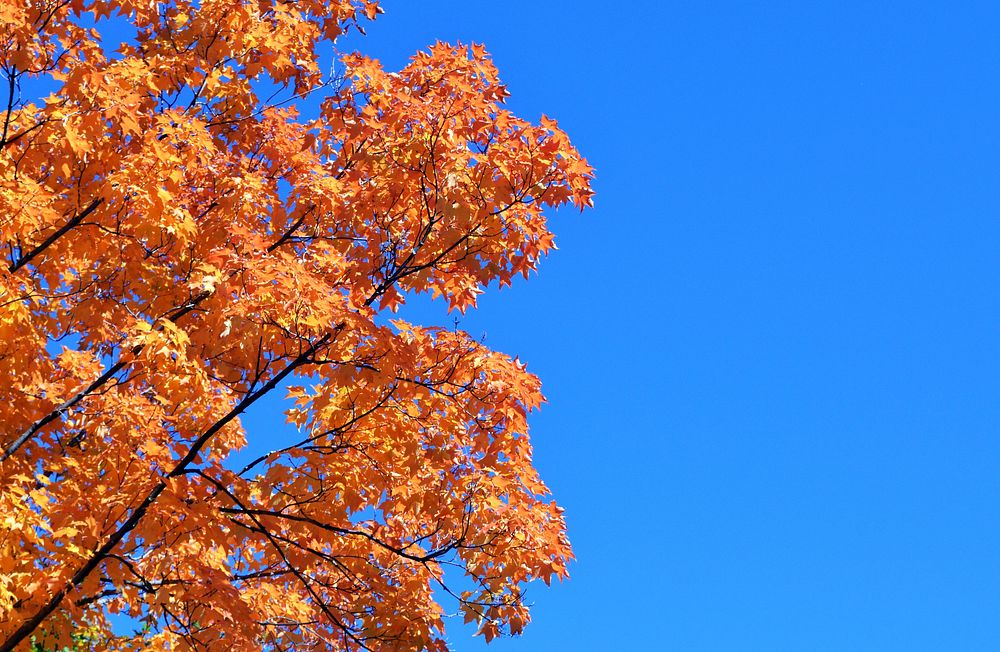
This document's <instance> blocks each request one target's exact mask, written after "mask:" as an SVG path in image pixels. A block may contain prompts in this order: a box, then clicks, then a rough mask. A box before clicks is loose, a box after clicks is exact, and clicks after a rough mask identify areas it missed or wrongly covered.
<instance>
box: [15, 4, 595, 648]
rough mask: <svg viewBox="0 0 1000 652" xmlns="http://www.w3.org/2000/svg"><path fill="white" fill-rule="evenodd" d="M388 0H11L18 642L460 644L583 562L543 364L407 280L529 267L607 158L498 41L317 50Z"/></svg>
mask: <svg viewBox="0 0 1000 652" xmlns="http://www.w3.org/2000/svg"><path fill="white" fill-rule="evenodd" d="M379 12H380V9H379V8H378V5H377V3H375V2H360V1H358V0H323V1H322V2H321V1H319V0H297V1H296V2H285V1H277V0H258V1H250V0H193V1H188V0H171V1H170V2H167V3H162V2H161V3H153V2H137V1H134V0H0V67H2V80H0V81H2V84H3V86H4V87H5V91H6V98H5V102H4V103H3V104H2V105H0V120H2V131H0V238H2V246H3V254H4V256H5V260H4V263H3V266H2V271H0V306H2V307H0V521H2V525H0V650H12V649H25V650H27V649H29V648H31V647H32V645H34V646H36V647H37V646H40V647H41V648H43V649H59V648H61V647H62V646H72V645H73V644H74V641H76V642H77V643H79V642H80V641H87V642H88V644H92V645H93V646H95V647H100V648H103V649H139V648H143V649H145V648H148V647H150V646H152V647H154V648H156V649H160V648H163V649H216V648H221V647H230V648H234V649H273V650H289V649H313V648H319V649H345V650H347V649H350V650H355V649H366V648H371V649H400V650H406V649H432V650H441V649H445V647H446V646H445V643H444V639H443V621H442V616H443V614H444V610H445V608H448V609H452V610H455V609H458V610H460V611H461V612H462V613H463V614H464V616H465V620H466V621H467V622H469V621H476V622H477V623H478V627H479V629H480V631H481V633H482V634H483V635H484V636H485V637H486V638H487V639H491V638H493V637H495V636H498V635H501V634H505V633H517V632H520V631H521V629H522V628H523V627H524V625H525V623H526V622H527V621H528V618H529V614H528V611H527V608H526V605H525V603H524V601H523V586H524V583H525V582H527V581H530V580H534V579H541V580H544V581H545V582H548V581H549V580H550V579H551V578H553V577H563V576H565V574H566V564H567V561H568V560H569V559H570V557H571V550H570V547H569V543H568V541H567V539H566V536H565V524H564V520H563V517H562V513H561V510H560V508H559V507H558V506H557V505H556V504H555V503H554V502H552V500H551V498H550V497H549V495H548V490H547V489H546V487H545V485H544V484H543V483H542V481H541V480H540V479H539V477H538V475H537V473H536V471H535V470H534V469H533V467H532V463H531V447H530V444H529V440H528V437H527V432H528V426H527V422H526V418H527V416H528V413H529V412H530V411H531V410H533V409H534V408H536V407H538V406H539V404H540V403H541V402H542V400H543V399H542V395H541V393H540V388H539V382H538V380H537V379H536V378H535V377H534V376H533V375H532V374H530V373H529V372H527V371H526V369H525V366H524V364H522V363H521V362H520V361H519V360H517V359H516V358H511V357H509V356H508V355H504V354H501V353H498V352H495V351H492V350H490V349H488V348H487V347H486V346H485V345H484V344H483V343H482V342H479V341H477V340H476V339H474V338H472V337H470V336H469V335H468V334H466V333H464V332H461V331H459V330H457V329H455V330H450V329H447V330H446V329H441V328H434V327H427V326H421V325H419V324H412V323H407V322H406V321H403V320H400V319H392V318H391V316H390V315H389V313H392V312H394V311H395V309H396V308H398V307H399V306H400V305H401V304H402V303H403V302H404V301H405V299H406V297H407V296H408V295H410V294H412V293H419V292H428V293H430V294H432V295H434V296H435V297H440V298H442V299H443V300H444V301H446V302H447V304H448V305H449V306H450V307H451V308H452V309H457V310H460V311H464V310H466V309H467V308H469V307H471V306H473V305H474V304H475V301H476V297H477V295H479V294H480V293H481V292H483V291H484V289H485V288H486V287H487V286H488V285H491V284H493V285H499V286H502V285H506V284H509V283H510V282H511V281H512V279H513V278H514V277H515V276H516V275H524V276H528V275H529V272H531V271H532V270H534V269H535V267H536V265H537V264H538V262H539V259H540V258H541V257H542V256H543V255H544V254H545V253H546V252H547V251H549V250H550V249H551V248H552V246H553V241H552V235H551V233H550V231H549V229H548V227H547V226H546V221H545V218H544V216H543V209H544V208H545V207H546V206H559V205H562V204H566V203H571V204H573V205H575V206H577V207H578V208H580V209H582V208H584V207H585V206H587V205H589V204H590V197H591V190H590V180H591V176H592V172H591V168H590V167H589V166H588V164H587V163H586V161H585V160H584V159H583V158H582V157H581V156H580V155H579V154H578V153H577V151H576V150H574V148H573V147H572V146H571V145H570V143H569V141H568V139H567V137H566V135H565V134H564V133H563V132H562V131H561V130H560V129H559V128H558V126H557V125H556V123H555V122H554V121H552V120H549V119H546V118H543V119H542V120H541V123H540V124H532V123H530V122H527V121H525V120H522V119H520V118H518V117H516V116H514V115H512V114H511V112H509V111H508V110H507V109H506V108H505V98H506V97H507V91H506V89H505V87H504V86H503V85H502V83H501V82H500V81H499V78H498V73H497V70H496V68H495V67H494V65H493V63H492V62H491V60H490V58H489V57H488V55H487V54H486V53H485V51H484V49H483V47H482V46H479V45H448V44H444V43H437V44H435V45H433V46H431V47H430V48H429V49H428V50H427V51H425V52H420V53H418V54H416V55H415V56H414V57H413V58H412V60H411V61H410V63H409V64H408V65H407V66H406V67H405V68H403V69H402V70H400V71H398V72H387V71H385V70H384V69H383V68H382V67H381V65H380V64H379V63H378V62H377V61H376V60H374V59H371V58H368V57H366V56H364V55H362V54H358V53H348V54H340V55H338V56H339V60H338V64H337V70H338V73H339V74H338V75H337V76H336V77H332V76H330V75H328V74H325V73H324V71H322V70H321V69H320V65H319V61H320V59H321V57H322V56H323V54H324V52H328V51H330V50H331V49H332V48H333V45H332V43H333V42H334V41H335V40H336V39H337V38H338V37H340V36H342V35H343V34H344V33H345V32H346V31H348V30H352V29H358V30H361V27H362V22H364V21H367V20H371V19H374V18H375V17H376V15H377V14H378V13H379ZM109 25H114V30H109V29H105V28H106V26H109ZM111 33H115V34H121V33H125V34H126V36H125V37H124V42H122V43H119V42H116V41H117V40H120V38H119V39H107V38H105V39H102V35H103V36H105V37H107V35H108V34H111ZM307 97H308V98H309V99H313V98H318V99H320V100H321V102H320V103H319V106H320V108H319V109H318V111H314V112H310V114H307V112H305V111H302V112H300V110H299V109H298V108H297V107H299V106H301V100H302V99H303V98H307ZM275 391H278V392H287V400H288V409H287V417H288V419H289V420H290V421H291V422H292V423H294V424H295V426H297V428H298V430H297V432H298V435H299V436H298V437H297V438H296V439H293V440H288V441H284V440H281V441H279V440H278V439H276V438H273V437H270V438H269V437H268V433H253V432H247V431H246V430H245V429H244V427H243V425H242V423H241V420H240V417H241V415H242V414H243V413H244V412H245V411H247V410H248V409H249V408H250V407H251V406H252V405H253V404H254V403H255V402H256V401H258V400H259V399H260V398H261V397H262V396H264V395H265V394H268V393H269V392H275ZM248 438H256V442H255V443H256V445H257V446H258V447H261V446H264V445H266V446H268V447H269V448H270V450H271V452H269V453H266V454H264V455H261V456H260V457H259V458H257V459H255V460H252V461H250V462H249V463H246V464H239V465H237V464H234V462H233V453H234V452H236V451H238V450H240V449H241V448H242V447H244V446H245V445H246V444H247V441H248ZM450 566H454V567H457V568H459V569H461V572H464V573H465V574H466V575H467V576H468V577H467V579H466V580H463V581H462V582H461V584H462V585H461V586H460V587H457V588H456V587H452V586H451V585H449V581H448V578H447V577H445V574H444V571H445V569H446V568H448V567H450ZM460 574H461V573H460ZM448 605H451V606H448ZM111 614H126V615H128V616H130V617H131V618H132V619H134V620H135V621H136V622H138V623H139V625H140V626H139V627H137V628H136V632H135V633H134V634H131V635H123V634H121V633H117V634H116V633H114V632H113V631H112V628H111V626H110V625H109V621H108V618H109V615H111Z"/></svg>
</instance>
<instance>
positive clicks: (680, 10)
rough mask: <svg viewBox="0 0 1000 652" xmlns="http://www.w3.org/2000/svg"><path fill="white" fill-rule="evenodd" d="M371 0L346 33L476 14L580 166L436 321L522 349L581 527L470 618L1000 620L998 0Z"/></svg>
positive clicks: (743, 635) (790, 636)
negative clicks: (547, 569) (452, 312)
mask: <svg viewBox="0 0 1000 652" xmlns="http://www.w3.org/2000/svg"><path fill="white" fill-rule="evenodd" d="M876 5H877V6H876ZM383 6H384V8H385V10H386V14H385V15H384V16H381V17H380V18H379V19H378V20H377V21H376V22H375V23H373V24H371V25H369V27H368V36H367V37H364V38H352V39H351V40H350V42H349V43H348V44H346V45H344V44H342V47H345V48H346V47H347V46H355V47H358V48H359V49H361V50H362V51H363V52H365V53H366V54H369V55H372V56H375V57H377V58H379V59H380V60H382V62H383V63H384V64H385V65H386V67H387V68H389V69H398V68H400V67H401V66H402V65H404V63H405V61H406V59H407V58H408V57H409V56H410V55H411V54H412V53H414V52H415V51H417V50H418V49H421V48H424V47H426V46H428V45H429V44H431V43H433V42H434V41H435V40H438V39H440V40H444V41H451V42H454V41H457V40H461V41H463V42H469V41H475V42H482V43H485V44H486V46H487V49H488V50H489V51H490V52H491V53H492V54H493V55H494V57H495V60H496V63H497V65H498V66H499V68H500V71H501V74H502V77H503V79H504V81H505V82H506V83H507V84H508V86H509V89H510V91H511V93H512V98H511V100H510V107H511V108H512V109H513V110H514V111H515V112H516V113H518V114H519V115H521V116H522V117H526V118H529V119H532V120H537V119H538V117H539V116H540V115H541V114H542V113H545V114H546V115H549V116H551V117H554V118H556V119H557V120H558V121H559V123H560V125H561V126H562V127H563V128H564V129H565V130H566V131H567V132H568V133H569V134H570V136H571V138H572V139H573V141H574V143H575V144H576V145H577V147H578V148H579V149H580V150H581V151H582V153H583V154H584V155H585V156H586V157H587V158H588V160H589V161H590V162H591V163H592V164H593V165H594V166H595V167H596V169H597V175H598V176H597V180H596V183H595V186H596V190H597V196H596V208H595V209H594V210H589V211H587V212H586V213H584V214H583V215H582V216H581V215H579V214H577V213H575V212H574V211H572V210H564V211H560V212H558V213H555V214H554V215H553V220H552V226H553V229H554V231H555V232H556V233H557V243H558V245H559V251H557V252H554V253H553V254H552V255H551V256H550V257H549V258H548V259H547V260H546V261H544V263H543V265H542V267H541V271H540V273H539V274H538V275H537V276H534V277H532V278H531V279H530V280H529V281H528V282H519V283H516V284H515V286H514V287H513V288H512V289H506V290H503V291H501V292H496V291H494V292H491V293H488V294H487V295H485V296H483V297H482V298H481V300H480V306H481V307H480V309H479V310H478V311H476V312H475V313H472V314H469V315H466V316H464V317H463V318H462V320H461V324H460V326H461V328H464V329H466V330H468V331H470V332H471V333H473V334H474V335H476V336H479V335H482V334H485V336H486V342H487V344H489V345H490V346H492V347H493V348H496V349H499V350H502V351H505V352H507V353H510V354H516V355H519V356H520V357H521V359H523V360H525V361H526V362H527V363H528V366H529V369H530V370H532V371H534V372H535V373H537V374H539V375H540V376H541V378H542V380H543V382H544V387H545V392H546V395H547V397H548V399H549V403H548V405H547V406H546V407H545V408H544V409H543V410H542V411H541V412H540V413H537V414H536V415H535V416H534V419H533V422H532V423H533V431H532V436H533V440H534V443H535V449H536V460H537V465H538V467H539V468H540V470H541V472H542V475H543V477H544V478H545V479H546V480H547V482H548V483H549V485H550V486H551V487H552V489H553V491H554V493H555V496H556V497H557V499H558V500H559V501H560V503H561V504H562V505H563V506H564V507H565V508H566V510H567V518H568V522H569V532H570V539H571V540H572V541H573V543H574V546H575V550H576V554H577V556H578V561H576V562H575V563H574V564H573V565H572V567H571V579H570V580H569V581H568V582H565V583H562V584H561V585H556V586H553V588H551V589H546V588H545V587H544V586H543V585H541V584H539V585H538V586H537V587H536V586H533V587H532V588H530V589H529V592H528V597H529V600H531V601H533V602H534V603H535V605H536V606H535V610H534V617H535V621H534V622H533V623H532V624H531V625H530V626H529V627H528V629H527V631H526V633H525V634H524V635H523V636H521V637H519V638H517V639H511V640H501V641H499V642H497V643H494V644H493V645H491V646H490V648H491V649H494V650H499V651H503V652H508V651H510V652H513V651H517V652H535V651H549V650H671V651H673V650H677V651H685V652H687V651H700V650H711V651H731V650H762V651H768V652H777V651H783V650H788V651H801V650H810V651H813V652H819V651H823V650H838V651H840V650H850V651H863V650H873V651H880V652H881V651H884V650H907V651H910V652H912V651H916V650H929V651H930V650H933V651H941V650H961V651H963V652H973V651H978V650H997V649H1000V616H998V614H1000V513H998V508H1000V501H998V499H1000V437H998V435H1000V432H998V430H1000V396H998V390H1000V377H998V370H1000V364H998V363H1000V328H998V327H1000V323H998V322H1000V296H998V290H997V280H998V278H1000V273H998V272H1000V269H998V268H1000V221H998V215H1000V183H998V181H1000V179H998V176H1000V155H998V152H1000V121H998V117H1000V112H998V108H1000V106H998V104H1000V84H998V79H1000V39H997V37H996V35H997V25H998V24H1000V5H998V4H997V3H995V2H981V3H977V2H956V3H943V2H914V1H911V2H888V1H887V2H881V3H860V2H822V3H820V2H809V3H801V2H783V3H778V2H716V3H705V2H696V1H690V2H666V1H665V2H642V1H639V2H628V3H607V2H590V1H572V2H571V1H569V0H560V1H553V0H544V1H541V0H533V1H527V0H523V1H522V0H506V1H505V2H480V1H471V0H466V1H461V2H460V1H451V2H449V1H441V0H422V1H421V2H412V1H405V0H384V1H383ZM348 49H349V48H348ZM406 315H407V316H408V317H410V318H412V319H414V320H418V321H422V322H424V323H433V322H435V321H437V322H441V323H446V324H449V325H450V324H451V321H452V319H453V316H446V315H444V313H443V310H442V309H441V308H440V307H436V306H431V305H427V304H426V302H423V303H418V304H415V305H413V306H411V307H408V308H407V310H406ZM277 421H280V418H279V419H277V420H276V421H275V420H272V417H270V416H268V415H267V414H266V410H257V409H256V408H255V412H254V414H251V415H250V417H249V418H247V419H246V423H247V425H248V426H249V427H250V428H251V429H252V430H253V429H256V430H257V431H258V432H261V431H266V430H268V429H269V428H271V427H275V426H274V424H275V423H276V422H277ZM449 627H450V629H449V640H450V642H451V643H452V644H453V646H454V649H455V650H456V651H457V652H473V651H477V650H482V649H485V648H486V646H485V645H484V644H483V643H482V641H481V639H474V638H473V633H474V629H473V628H472V627H471V626H470V627H462V625H461V623H460V621H459V620H458V619H453V620H452V621H451V622H450V623H449Z"/></svg>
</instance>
